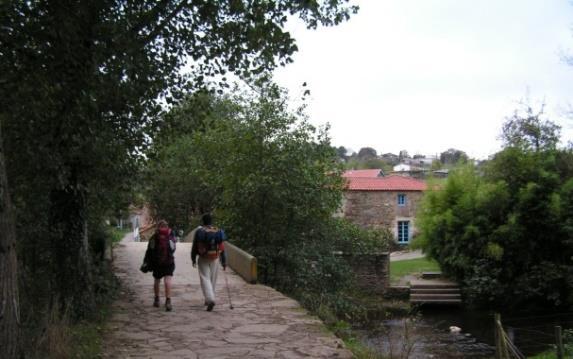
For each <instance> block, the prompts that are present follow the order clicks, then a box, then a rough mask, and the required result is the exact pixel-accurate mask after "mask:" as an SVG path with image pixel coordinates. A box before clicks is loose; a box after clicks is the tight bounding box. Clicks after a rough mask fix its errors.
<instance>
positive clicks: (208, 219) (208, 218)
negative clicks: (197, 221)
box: [201, 213, 213, 226]
mask: <svg viewBox="0 0 573 359" xmlns="http://www.w3.org/2000/svg"><path fill="white" fill-rule="evenodd" d="M201 223H203V225H204V226H210V225H212V224H213V217H211V214H210V213H205V214H204V215H203V216H202V217H201Z"/></svg>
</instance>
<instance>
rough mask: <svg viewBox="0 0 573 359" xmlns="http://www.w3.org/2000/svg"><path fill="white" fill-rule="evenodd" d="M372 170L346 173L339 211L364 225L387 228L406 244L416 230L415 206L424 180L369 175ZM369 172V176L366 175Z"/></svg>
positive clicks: (421, 192) (417, 203)
mask: <svg viewBox="0 0 573 359" xmlns="http://www.w3.org/2000/svg"><path fill="white" fill-rule="evenodd" d="M373 173H374V172H370V173H363V175H364V177H360V176H359V175H357V174H354V175H353V174H350V173H348V172H347V173H346V174H345V175H344V177H345V178H346V179H347V182H348V184H347V187H346V190H345V191H344V200H343V206H342V209H341V212H340V215H341V216H343V217H345V218H347V219H349V220H350V221H351V222H353V223H356V224H358V225H360V226H363V227H367V228H387V229H389V230H390V231H391V232H392V233H394V236H395V238H396V241H397V242H398V243H400V244H408V243H409V242H410V240H411V239H412V236H413V234H414V233H415V232H416V210H417V208H418V205H419V202H420V200H421V198H422V195H423V191H425V190H426V183H425V182H423V181H421V180H417V179H414V178H410V177H403V176H387V177H381V176H378V175H376V176H372V175H371V174H373ZM367 175H370V176H367Z"/></svg>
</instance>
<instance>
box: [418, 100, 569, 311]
mask: <svg viewBox="0 0 573 359" xmlns="http://www.w3.org/2000/svg"><path fill="white" fill-rule="evenodd" d="M559 137H560V136H559V127H558V126H556V125H555V124H554V123H552V122H551V121H549V120H546V119H544V118H543V114H542V112H539V113H536V112H534V111H533V110H532V109H531V108H530V107H528V106H526V107H525V109H524V110H523V111H522V112H519V111H518V112H516V114H515V115H514V116H513V117H511V118H509V119H508V120H507V122H506V123H505V124H504V128H503V133H502V138H503V140H504V148H503V150H502V151H500V152H498V153H497V154H495V156H493V158H492V159H491V160H490V161H489V162H488V163H487V164H485V165H483V166H482V167H480V169H479V170H478V169H477V168H476V167H474V166H473V165H468V166H466V167H464V168H461V169H459V170H457V171H454V172H453V173H452V174H451V176H450V177H449V178H448V180H447V182H446V184H445V185H443V186H441V187H439V188H435V190H433V191H430V192H429V193H427V194H426V196H425V199H424V203H423V205H422V209H421V211H420V218H419V221H418V223H419V225H420V230H421V233H420V236H419V238H418V240H417V241H418V242H417V244H418V245H419V246H422V247H423V248H424V249H425V251H426V252H427V253H428V254H429V255H430V256H431V257H432V258H434V259H436V261H437V262H438V263H439V265H440V267H441V268H442V270H443V271H444V272H445V273H446V274H447V275H449V276H451V277H452V278H455V279H456V280H457V281H458V282H459V283H460V284H461V285H462V287H463V292H464V298H465V300H466V302H467V303H472V304H474V305H481V306H487V307H489V308H513V309H517V308H527V307H530V306H534V307H544V306H547V307H548V308H558V307H565V308H570V307H571V306H572V305H573V265H572V264H571V258H572V256H573V231H572V228H573V226H572V218H573V151H572V149H571V147H567V148H559V147H558V141H559Z"/></svg>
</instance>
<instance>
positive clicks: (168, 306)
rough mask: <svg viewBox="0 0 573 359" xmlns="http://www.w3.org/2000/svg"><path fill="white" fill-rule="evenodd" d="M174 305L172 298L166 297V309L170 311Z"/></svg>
mask: <svg viewBox="0 0 573 359" xmlns="http://www.w3.org/2000/svg"><path fill="white" fill-rule="evenodd" d="M171 309H173V307H172V306H171V298H167V299H165V311H166V312H170V311H171Z"/></svg>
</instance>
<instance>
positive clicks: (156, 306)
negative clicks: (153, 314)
mask: <svg viewBox="0 0 573 359" xmlns="http://www.w3.org/2000/svg"><path fill="white" fill-rule="evenodd" d="M153 306H154V307H155V308H159V297H155V299H154V300H153Z"/></svg>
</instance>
